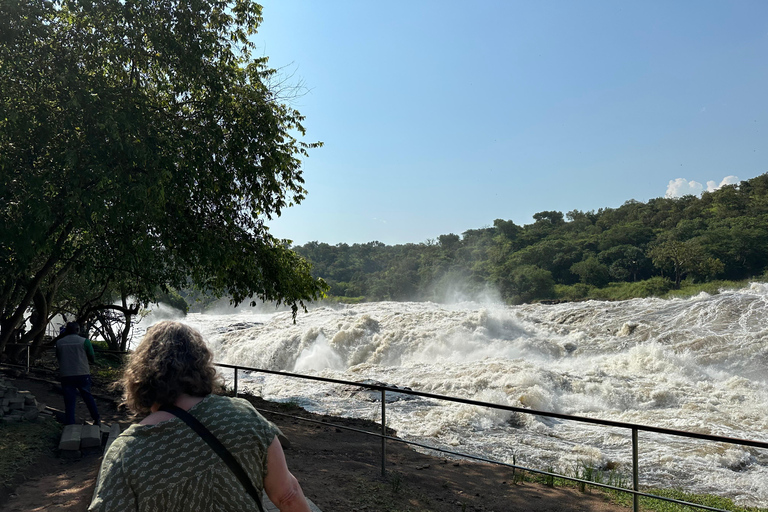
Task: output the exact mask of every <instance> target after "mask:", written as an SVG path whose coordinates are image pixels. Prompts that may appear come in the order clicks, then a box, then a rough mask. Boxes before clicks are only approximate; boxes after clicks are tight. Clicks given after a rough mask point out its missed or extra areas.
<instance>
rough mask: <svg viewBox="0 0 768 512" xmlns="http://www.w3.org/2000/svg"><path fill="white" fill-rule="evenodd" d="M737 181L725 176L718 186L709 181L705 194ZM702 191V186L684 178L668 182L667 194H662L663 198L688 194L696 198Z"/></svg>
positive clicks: (733, 177)
mask: <svg viewBox="0 0 768 512" xmlns="http://www.w3.org/2000/svg"><path fill="white" fill-rule="evenodd" d="M739 181H741V180H739V178H738V177H737V176H726V177H725V178H723V179H722V180H721V181H720V184H719V185H718V183H717V182H716V181H712V180H710V181H708V182H707V192H714V191H715V190H717V189H719V188H721V187H722V186H723V185H735V184H736V183H738V182H739ZM703 191H704V185H702V184H701V183H699V182H698V181H693V180H691V181H688V180H686V179H685V178H677V179H676V180H669V185H667V193H666V194H664V197H666V198H673V197H683V196H685V195H689V194H690V195H694V196H698V195H701V193H702V192H703Z"/></svg>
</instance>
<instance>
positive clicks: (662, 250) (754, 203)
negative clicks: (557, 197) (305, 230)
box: [294, 174, 768, 304]
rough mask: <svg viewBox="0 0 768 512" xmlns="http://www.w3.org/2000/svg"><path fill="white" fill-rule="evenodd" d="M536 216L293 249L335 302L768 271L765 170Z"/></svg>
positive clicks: (520, 295)
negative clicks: (709, 186) (414, 238)
mask: <svg viewBox="0 0 768 512" xmlns="http://www.w3.org/2000/svg"><path fill="white" fill-rule="evenodd" d="M533 218H534V222H533V223H531V224H527V225H524V226H519V225H517V224H515V223H514V222H512V221H507V220H502V219H497V220H496V221H494V223H493V226H490V227H484V228H480V229H471V230H468V231H465V232H464V233H463V234H462V235H461V236H459V235H455V234H453V233H451V234H447V235H440V236H438V237H437V238H436V239H434V240H428V241H427V242H425V243H421V244H402V245H394V246H389V245H385V244H382V243H380V242H370V243H366V244H353V245H348V244H337V245H329V244H326V243H320V242H310V243H307V244H304V245H302V246H297V247H294V249H295V250H296V252H298V253H299V254H301V255H302V256H304V257H305V258H307V259H308V260H309V261H311V262H312V264H313V275H314V276H315V277H319V278H323V279H324V280H325V281H326V282H327V283H328V284H329V285H330V291H329V298H332V299H334V300H337V301H340V302H359V301H361V300H367V301H377V300H434V301H444V300H451V299H462V298H464V299H467V298H469V299H472V298H478V297H481V296H483V295H484V294H487V293H489V292H492V293H498V294H500V295H501V298H502V299H503V300H505V301H506V302H508V303H511V304H519V303H523V302H532V301H542V300H583V299H605V300H620V299H628V298H633V297H648V296H656V297H670V296H680V295H679V294H681V293H682V294H683V295H685V294H696V293H698V291H708V292H710V293H713V292H714V293H716V292H717V290H718V289H719V288H721V287H726V288H728V287H738V286H741V285H743V284H744V283H746V282H747V281H746V280H749V279H756V280H765V278H766V277H768V274H766V272H768V258H766V256H765V255H766V254H768V174H763V175H761V176H758V177H756V178H753V179H751V180H746V181H743V182H741V183H740V184H738V185H727V186H724V187H722V188H721V189H719V190H716V191H714V192H705V193H704V194H702V196H701V197H695V196H684V197H681V198H675V199H671V198H656V199H651V200H650V201H648V202H646V203H642V202H639V201H634V200H630V201H627V202H626V203H624V204H623V205H622V206H620V207H618V208H602V209H600V210H598V211H597V212H594V211H590V212H581V211H578V210H574V211H570V212H568V213H567V214H565V215H563V213H561V212H557V211H543V212H539V213H537V214H535V215H534V216H533ZM697 290H698V291H697Z"/></svg>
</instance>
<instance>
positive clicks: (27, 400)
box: [18, 391, 35, 405]
mask: <svg viewBox="0 0 768 512" xmlns="http://www.w3.org/2000/svg"><path fill="white" fill-rule="evenodd" d="M18 396H19V398H23V399H24V404H25V405H31V404H34V403H35V395H33V394H32V392H30V391H19V395H18Z"/></svg>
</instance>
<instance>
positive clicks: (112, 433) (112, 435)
mask: <svg viewBox="0 0 768 512" xmlns="http://www.w3.org/2000/svg"><path fill="white" fill-rule="evenodd" d="M119 435H120V424H119V423H113V424H112V427H110V429H109V437H108V438H107V445H106V446H105V447H104V451H105V452H106V451H107V450H109V447H110V446H112V443H113V442H114V441H115V439H117V436H119Z"/></svg>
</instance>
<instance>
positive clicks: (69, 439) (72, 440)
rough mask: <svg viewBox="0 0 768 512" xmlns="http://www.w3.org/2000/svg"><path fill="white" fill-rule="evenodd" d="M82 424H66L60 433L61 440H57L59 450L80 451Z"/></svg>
mask: <svg viewBox="0 0 768 512" xmlns="http://www.w3.org/2000/svg"><path fill="white" fill-rule="evenodd" d="M82 431H83V426H82V425H66V426H65V427H64V431H63V432H62V433H61V440H60V441H59V450H61V451H62V456H63V452H65V451H78V452H79V451H80V436H81V435H82Z"/></svg>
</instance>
